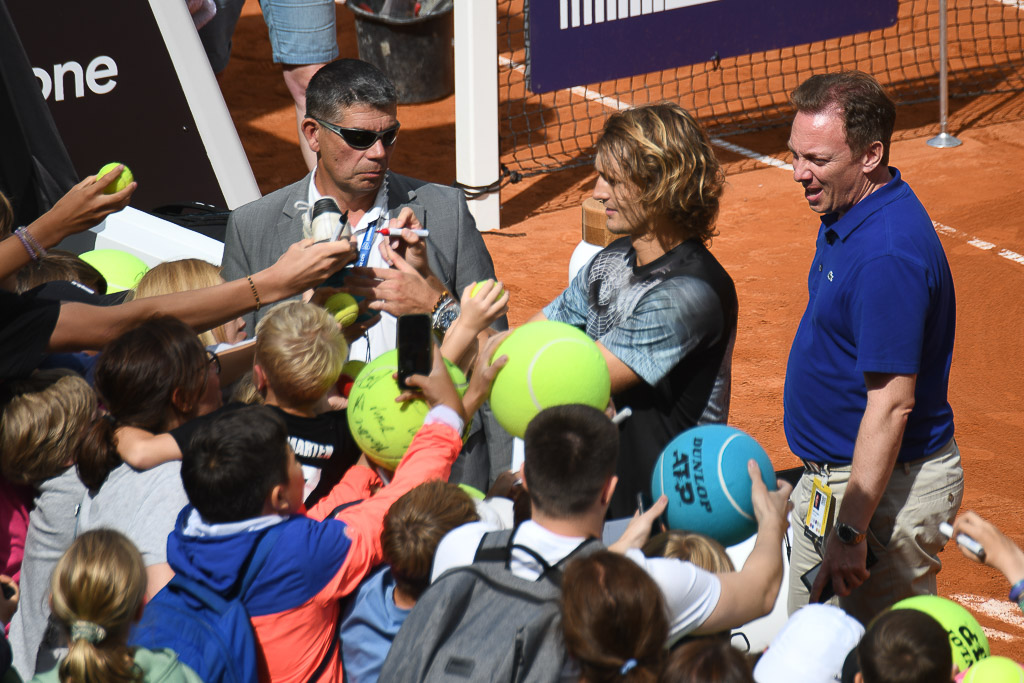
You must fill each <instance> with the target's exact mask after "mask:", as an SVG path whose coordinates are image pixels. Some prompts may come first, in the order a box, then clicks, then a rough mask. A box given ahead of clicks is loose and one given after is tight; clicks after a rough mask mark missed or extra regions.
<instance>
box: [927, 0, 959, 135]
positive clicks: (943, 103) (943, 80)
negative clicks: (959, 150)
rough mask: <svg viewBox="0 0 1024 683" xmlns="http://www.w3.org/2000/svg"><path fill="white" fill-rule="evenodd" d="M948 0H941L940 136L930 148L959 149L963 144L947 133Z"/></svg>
mask: <svg viewBox="0 0 1024 683" xmlns="http://www.w3.org/2000/svg"><path fill="white" fill-rule="evenodd" d="M947 32H948V19H947V12H946V0H939V131H940V132H939V134H938V135H936V136H935V137H933V138H932V139H931V140H929V141H928V145H929V146H930V147H957V146H959V145H960V144H961V143H960V141H959V140H957V139H956V138H955V137H953V136H952V135H950V134H949V133H947V132H946V127H947V125H948V124H949V67H948V64H949V54H948V41H947Z"/></svg>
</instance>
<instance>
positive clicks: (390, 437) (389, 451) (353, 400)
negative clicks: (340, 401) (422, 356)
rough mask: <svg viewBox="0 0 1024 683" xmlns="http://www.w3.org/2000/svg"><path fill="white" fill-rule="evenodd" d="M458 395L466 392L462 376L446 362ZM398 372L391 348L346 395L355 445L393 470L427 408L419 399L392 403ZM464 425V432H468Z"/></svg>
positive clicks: (378, 358) (457, 369)
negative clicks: (395, 377)
mask: <svg viewBox="0 0 1024 683" xmlns="http://www.w3.org/2000/svg"><path fill="white" fill-rule="evenodd" d="M445 363H447V365H448V374H449V375H451V378H452V381H453V382H454V383H455V388H456V389H458V391H459V395H460V396H461V395H463V394H464V393H466V387H467V386H468V384H467V382H466V376H465V375H463V374H462V371H461V370H459V368H458V367H456V366H455V365H453V364H451V363H448V362H447V361H445ZM396 372H398V351H397V350H396V349H392V350H390V351H387V352H385V353H383V354H381V355H380V356H378V357H377V358H374V359H373V360H372V361H370V363H369V364H367V366H366V367H365V368H363V369H362V371H361V372H360V373H359V377H357V378H356V381H355V383H354V384H353V385H352V391H351V392H350V393H349V396H348V408H347V409H346V410H347V412H348V428H349V431H351V432H352V438H354V439H355V441H356V444H358V445H359V448H361V449H362V451H363V452H364V453H366V457H368V458H369V459H370V460H372V461H373V462H375V463H377V464H378V465H380V466H381V467H384V468H387V469H389V470H393V469H395V468H396V467H398V463H400V462H401V461H402V457H403V456H404V455H405V452H406V451H407V450H409V444H411V443H412V439H413V437H414V436H416V432H418V431H419V429H420V427H422V426H423V418H425V417H426V416H427V411H428V410H429V408H428V406H427V402H426V401H424V400H423V399H418V400H415V401H408V402H406V403H395V399H396V398H397V397H398V395H399V394H401V393H402V390H401V389H399V388H398V381H397V380H395V379H394V378H393V377H392V375H394V374H395V373H396ZM468 432H469V428H468V426H467V428H466V432H465V433H464V434H463V436H465V434H468Z"/></svg>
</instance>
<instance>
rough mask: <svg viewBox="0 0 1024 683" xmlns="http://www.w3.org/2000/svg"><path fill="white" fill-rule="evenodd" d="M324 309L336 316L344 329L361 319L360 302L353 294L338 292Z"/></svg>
mask: <svg viewBox="0 0 1024 683" xmlns="http://www.w3.org/2000/svg"><path fill="white" fill-rule="evenodd" d="M324 308H326V309H327V310H328V312H330V313H332V314H333V315H334V319H335V320H337V321H338V322H340V323H341V326H342V327H348V326H349V325H351V324H352V323H354V322H355V321H356V318H358V317H359V302H358V301H356V300H355V297H353V296H352V295H351V294H346V293H345V292H338V293H337V294H335V295H334V296H332V297H331V298H329V299H328V300H327V301H326V302H324Z"/></svg>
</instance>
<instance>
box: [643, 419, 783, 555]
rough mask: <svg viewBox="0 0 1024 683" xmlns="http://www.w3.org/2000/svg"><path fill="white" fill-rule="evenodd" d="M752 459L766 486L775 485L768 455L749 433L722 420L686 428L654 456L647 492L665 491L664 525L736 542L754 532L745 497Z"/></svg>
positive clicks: (726, 542)
mask: <svg viewBox="0 0 1024 683" xmlns="http://www.w3.org/2000/svg"><path fill="white" fill-rule="evenodd" d="M751 459H753V460H756V461H757V464H758V466H759V467H760V468H761V478H762V479H763V480H764V483H765V486H767V487H768V489H769V490H771V491H774V490H775V488H776V482H775V472H774V470H773V468H772V462H771V460H769V459H768V454H767V453H765V452H764V449H763V448H761V445H760V444H758V443H757V441H755V440H754V438H753V437H751V436H750V435H748V434H746V433H744V432H742V431H740V430H739V429H736V428H735V427H728V426H726V425H703V426H700V427H694V428H693V429H688V430H686V431H685V432H683V433H682V434H680V435H679V436H677V437H676V438H675V439H673V440H672V441H671V443H669V445H668V446H666V447H665V450H663V451H662V452H661V455H660V456H659V457H658V462H657V463H656V464H655V466H654V474H653V475H652V477H651V496H652V497H653V499H654V500H657V499H658V498H659V497H660V496H661V494H662V493H664V494H665V495H666V496H668V510H666V513H665V514H666V516H667V517H668V524H669V527H670V528H672V529H684V530H686V531H696V532H698V533H701V534H704V535H705V536H710V537H711V538H713V539H715V540H716V541H718V542H719V543H721V544H722V545H724V546H731V545H736V544H737V543H741V542H742V541H745V540H747V539H748V538H750V537H751V536H752V535H753V534H754V533H755V532H756V531H757V521H756V520H755V519H754V508H753V505H752V504H751V502H750V486H751V481H750V475H749V473H748V472H747V461H748V460H751Z"/></svg>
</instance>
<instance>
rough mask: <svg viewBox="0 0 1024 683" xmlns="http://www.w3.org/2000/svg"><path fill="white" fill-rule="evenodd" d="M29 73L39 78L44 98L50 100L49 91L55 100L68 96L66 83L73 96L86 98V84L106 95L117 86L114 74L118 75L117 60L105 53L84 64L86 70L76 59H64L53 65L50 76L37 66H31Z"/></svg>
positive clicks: (91, 89)
mask: <svg viewBox="0 0 1024 683" xmlns="http://www.w3.org/2000/svg"><path fill="white" fill-rule="evenodd" d="M32 73H34V74H35V75H36V78H37V79H39V89H40V90H41V91H42V93H43V99H44V100H48V99H50V95H51V94H52V95H53V99H54V101H56V102H63V101H64V100H65V99H66V98H67V97H69V96H70V92H69V91H68V89H67V88H68V87H69V86H70V88H71V92H74V96H75V97H76V98H82V97H85V89H86V88H87V87H88V88H89V92H91V93H94V94H96V95H106V94H107V93H108V92H110V91H111V90H113V89H114V87H115V86H116V85H117V81H115V80H114V77H115V76H117V62H115V61H114V59H113V58H112V57H107V56H106V55H100V56H99V57H96V58H95V59H93V60H92V61H91V62H89V64H88V65H86V67H85V69H83V68H82V65H81V64H79V63H78V62H64V63H63V64H54V65H53V76H52V77H51V76H50V72H49V71H46V70H44V69H40V68H39V67H33V68H32ZM68 77H70V79H71V80H70V83H68Z"/></svg>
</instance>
